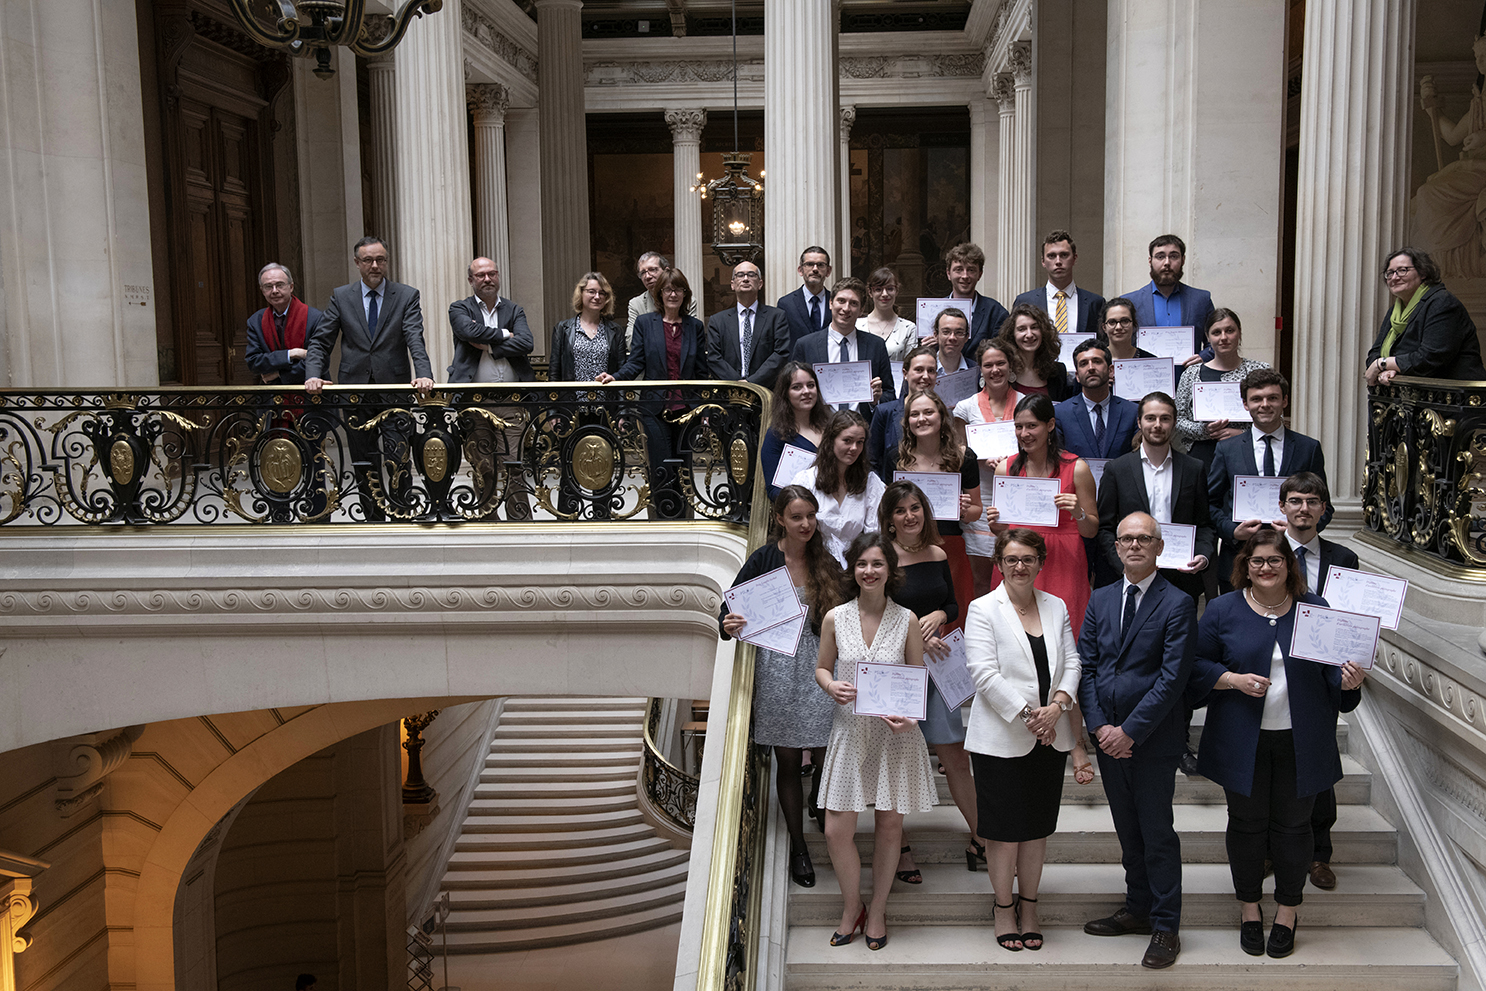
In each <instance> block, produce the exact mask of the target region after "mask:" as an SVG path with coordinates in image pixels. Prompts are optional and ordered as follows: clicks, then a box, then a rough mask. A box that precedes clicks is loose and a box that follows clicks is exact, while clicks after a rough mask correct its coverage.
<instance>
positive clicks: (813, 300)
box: [810, 296, 825, 330]
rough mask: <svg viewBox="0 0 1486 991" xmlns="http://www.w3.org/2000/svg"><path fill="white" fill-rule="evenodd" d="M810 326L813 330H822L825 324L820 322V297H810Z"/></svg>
mask: <svg viewBox="0 0 1486 991" xmlns="http://www.w3.org/2000/svg"><path fill="white" fill-rule="evenodd" d="M810 326H811V327H812V328H813V329H815V330H824V329H825V324H823V323H821V322H820V297H819V296H811V297H810Z"/></svg>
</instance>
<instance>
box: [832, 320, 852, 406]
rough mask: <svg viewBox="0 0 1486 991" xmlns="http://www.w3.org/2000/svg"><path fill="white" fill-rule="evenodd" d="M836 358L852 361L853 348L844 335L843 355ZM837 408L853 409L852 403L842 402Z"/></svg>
mask: <svg viewBox="0 0 1486 991" xmlns="http://www.w3.org/2000/svg"><path fill="white" fill-rule="evenodd" d="M836 360H837V361H842V362H846V361H850V360H851V348H850V347H849V346H848V345H847V343H846V338H844V337H843V338H841V356H840V357H839V358H837V359H836ZM836 408H837V409H851V404H850V403H842V404H841V405H839V406H837V407H836Z"/></svg>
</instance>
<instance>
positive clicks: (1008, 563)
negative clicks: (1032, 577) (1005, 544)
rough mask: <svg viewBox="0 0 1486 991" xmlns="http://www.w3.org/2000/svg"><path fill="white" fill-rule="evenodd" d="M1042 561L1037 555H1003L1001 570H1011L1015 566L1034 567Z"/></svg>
mask: <svg viewBox="0 0 1486 991" xmlns="http://www.w3.org/2000/svg"><path fill="white" fill-rule="evenodd" d="M1041 563H1042V562H1041V559H1039V558H1035V557H1003V558H1002V559H1001V570H1002V571H1010V570H1011V569H1013V568H1032V567H1036V566H1037V565H1038V564H1041Z"/></svg>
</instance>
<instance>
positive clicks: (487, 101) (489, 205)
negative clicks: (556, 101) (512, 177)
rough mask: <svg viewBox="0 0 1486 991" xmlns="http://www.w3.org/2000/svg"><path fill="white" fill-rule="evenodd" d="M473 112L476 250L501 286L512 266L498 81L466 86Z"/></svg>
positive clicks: (503, 101)
mask: <svg viewBox="0 0 1486 991" xmlns="http://www.w3.org/2000/svg"><path fill="white" fill-rule="evenodd" d="M465 92H466V93H468V95H469V101H470V106H471V108H473V110H474V115H475V250H476V251H477V252H479V253H480V254H482V255H484V256H485V257H487V258H490V259H492V260H493V261H494V262H495V264H496V267H497V268H498V269H500V273H501V280H502V283H501V284H502V288H504V286H505V279H506V276H507V273H508V272H509V271H510V268H511V236H510V232H509V229H508V228H507V226H506V224H507V218H508V216H509V210H508V209H507V206H506V203H507V201H506V108H507V107H508V106H509V105H510V96H509V94H508V93H507V92H506V88H505V87H504V86H502V85H500V84H499V83H476V84H474V85H471V86H466V87H465Z"/></svg>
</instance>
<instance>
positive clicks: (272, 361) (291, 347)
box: [243, 262, 320, 385]
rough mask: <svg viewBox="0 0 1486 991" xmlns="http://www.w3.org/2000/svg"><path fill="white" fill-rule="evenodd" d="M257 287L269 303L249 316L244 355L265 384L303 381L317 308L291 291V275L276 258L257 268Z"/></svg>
mask: <svg viewBox="0 0 1486 991" xmlns="http://www.w3.org/2000/svg"><path fill="white" fill-rule="evenodd" d="M258 291H259V292H261V293H263V299H264V301H265V302H267V303H268V305H267V306H265V307H264V308H263V309H261V310H259V311H258V312H257V313H254V314H253V315H252V316H250V317H248V347H247V352H246V354H244V355H243V357H244V359H245V360H246V361H247V363H248V367H249V368H251V369H252V370H253V373H254V374H255V375H257V376H258V377H259V378H260V379H262V380H263V382H264V384H265V385H304V357H305V353H306V352H305V344H306V342H307V341H308V340H309V335H310V334H311V333H313V332H314V330H315V327H316V325H318V324H319V323H320V311H319V310H317V309H315V308H314V307H313V306H307V305H305V303H304V302H303V301H301V300H300V299H299V298H298V297H296V296H295V295H294V276H292V275H290V274H289V270H288V269H287V268H285V267H284V266H283V265H281V264H279V263H278V262H269V263H268V264H267V265H264V266H263V268H262V269H260V270H259V272H258Z"/></svg>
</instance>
